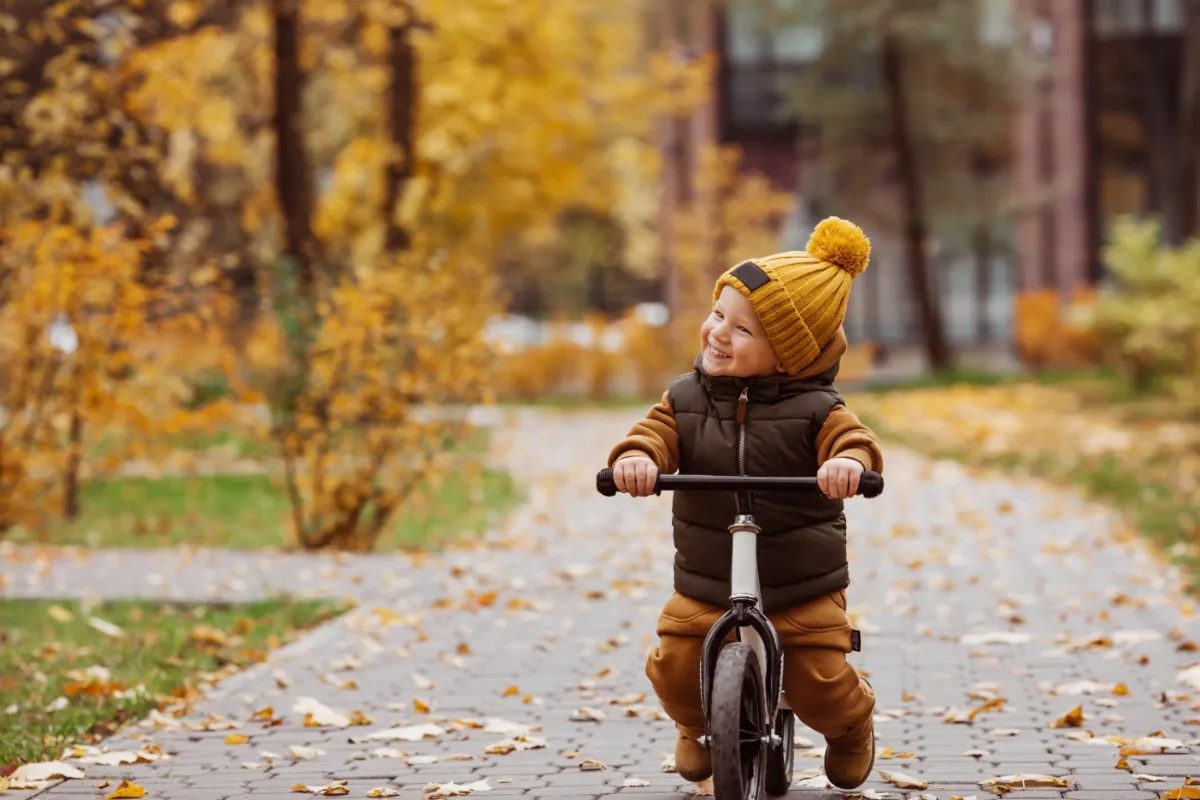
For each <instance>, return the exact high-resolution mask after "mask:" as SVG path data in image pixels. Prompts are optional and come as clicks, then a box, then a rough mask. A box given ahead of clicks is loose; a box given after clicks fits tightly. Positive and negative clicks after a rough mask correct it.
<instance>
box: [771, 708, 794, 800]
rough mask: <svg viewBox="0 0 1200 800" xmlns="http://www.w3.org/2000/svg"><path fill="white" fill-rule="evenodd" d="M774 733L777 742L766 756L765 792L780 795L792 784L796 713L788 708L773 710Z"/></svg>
mask: <svg viewBox="0 0 1200 800" xmlns="http://www.w3.org/2000/svg"><path fill="white" fill-rule="evenodd" d="M774 733H775V735H776V736H778V737H779V744H777V745H775V746H773V747H771V752H770V754H769V755H768V756H767V779H766V789H767V794H769V795H770V796H771V797H782V796H783V795H785V794H787V793H788V789H790V788H791V786H792V769H793V763H794V762H795V759H796V748H795V741H796V715H795V714H794V713H793V712H792V710H791V709H790V708H781V709H779V710H778V711H777V712H775V727H774Z"/></svg>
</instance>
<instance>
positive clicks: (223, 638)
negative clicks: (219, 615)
mask: <svg viewBox="0 0 1200 800" xmlns="http://www.w3.org/2000/svg"><path fill="white" fill-rule="evenodd" d="M192 641H193V642H195V643H196V644H199V645H206V644H207V645H213V646H216V647H224V646H225V645H226V644H228V643H229V637H228V636H227V635H226V634H225V631H222V630H220V629H219V628H214V627H212V626H211V625H196V626H195V627H193V628H192Z"/></svg>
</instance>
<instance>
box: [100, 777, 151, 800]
mask: <svg viewBox="0 0 1200 800" xmlns="http://www.w3.org/2000/svg"><path fill="white" fill-rule="evenodd" d="M145 796H146V790H145V789H144V788H143V787H141V786H139V785H137V784H136V783H130V782H129V781H127V780H126V781H121V783H120V784H119V785H118V786H117V788H116V789H113V790H112V791H111V792H109V793H108V794H106V795H104V800H120V799H121V798H127V797H145Z"/></svg>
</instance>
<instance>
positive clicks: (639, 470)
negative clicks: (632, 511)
mask: <svg viewBox="0 0 1200 800" xmlns="http://www.w3.org/2000/svg"><path fill="white" fill-rule="evenodd" d="M613 480H614V481H616V484H617V491H620V492H624V493H626V494H628V495H629V496H630V497H646V496H647V495H652V494H654V484H655V483H657V481H658V465H657V464H655V463H654V461H653V460H652V459H649V458H647V457H646V456H632V457H630V458H623V459H621V460H620V461H618V462H617V463H616V464H613Z"/></svg>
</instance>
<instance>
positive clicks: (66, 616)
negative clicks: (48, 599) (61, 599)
mask: <svg viewBox="0 0 1200 800" xmlns="http://www.w3.org/2000/svg"><path fill="white" fill-rule="evenodd" d="M46 613H47V614H49V615H50V616H51V617H52V618H53V619H54V621H55V622H70V621H71V620H73V619H75V615H74V614H72V613H71V612H70V611H68V610H67V609H65V608H63V607H62V606H60V605H52V606H50V607H49V608H47V609H46Z"/></svg>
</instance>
